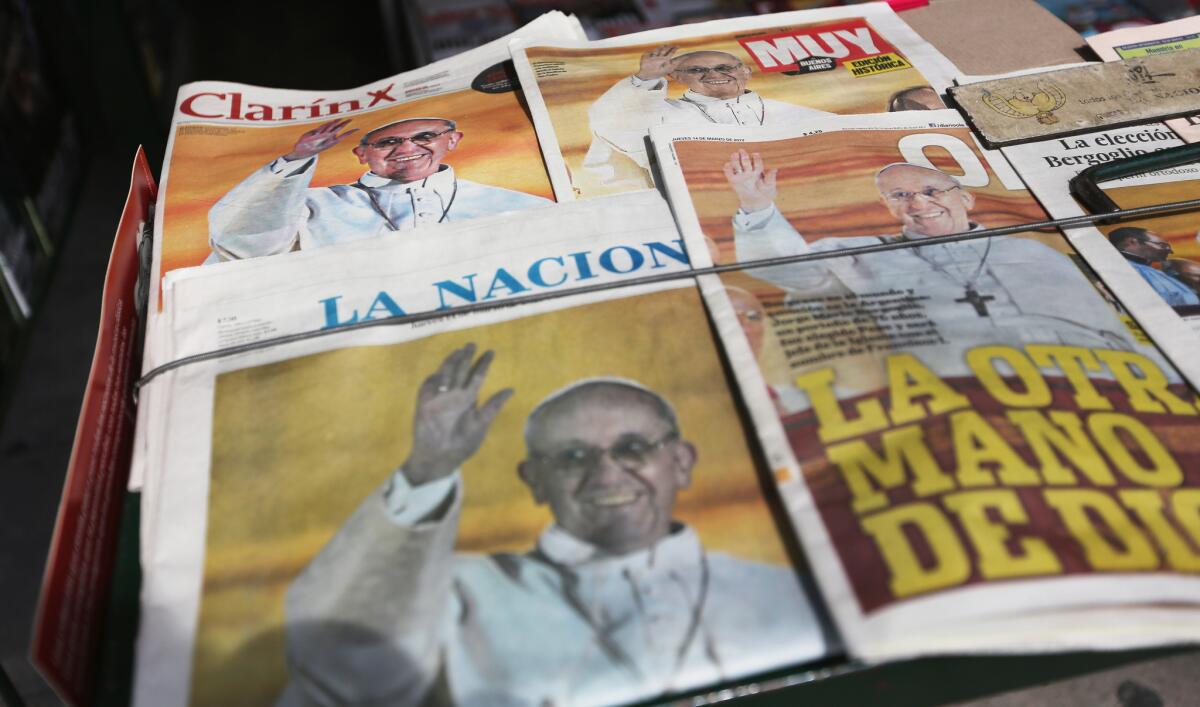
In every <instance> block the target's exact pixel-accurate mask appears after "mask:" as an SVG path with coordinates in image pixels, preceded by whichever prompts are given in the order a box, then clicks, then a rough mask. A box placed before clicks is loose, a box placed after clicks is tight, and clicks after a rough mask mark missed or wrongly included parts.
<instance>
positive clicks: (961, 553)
mask: <svg viewBox="0 0 1200 707" xmlns="http://www.w3.org/2000/svg"><path fill="white" fill-rule="evenodd" d="M652 137H653V141H654V145H655V148H656V151H657V154H658V158H659V161H660V163H661V165H662V170H663V176H664V180H665V182H666V188H667V190H668V193H669V195H670V198H671V200H672V204H673V205H674V208H675V212H676V216H677V218H678V220H679V221H680V227H681V230H682V232H683V235H684V240H685V242H686V243H687V245H688V249H689V253H690V254H691V257H692V261H693V265H694V266H696V267H701V266H704V265H706V264H707V263H708V262H709V261H710V260H711V261H715V262H720V263H731V262H742V263H746V262H751V261H756V260H763V259H766V258H771V257H777V256H799V255H803V254H813V255H824V256H826V257H824V258H821V259H816V260H811V261H807V262H797V263H793V264H783V265H775V266H772V267H760V268H751V269H748V270H746V271H744V272H738V273H734V274H723V275H721V276H720V277H719V278H718V277H713V276H709V277H706V278H704V282H703V290H704V295H705V299H706V302H707V304H708V306H709V307H710V312H711V314H712V316H713V319H714V321H715V322H716V326H717V329H718V332H719V335H720V337H721V340H722V343H723V345H724V346H725V348H726V351H727V354H728V356H729V359H730V362H731V365H732V367H733V369H734V371H735V375H736V377H737V378H738V382H739V384H740V387H741V392H742V394H743V396H744V398H745V400H746V402H747V406H748V407H749V409H750V412H751V415H752V417H753V418H754V422H755V426H756V429H757V432H758V435H759V438H760V440H761V442H762V443H763V445H764V449H765V452H766V455H767V458H768V462H769V464H770V465H771V467H772V469H773V470H774V475H775V477H776V480H777V483H778V485H779V488H780V491H781V493H782V496H783V498H784V501H785V504H786V505H787V506H788V508H789V511H790V514H791V517H792V520H793V522H794V523H795V525H796V528H797V532H798V534H799V538H800V541H801V542H802V544H803V545H804V547H805V549H806V550H807V552H808V556H809V558H810V560H811V561H812V563H813V566H814V570H815V574H816V576H817V579H818V581H819V583H820V586H821V589H822V593H823V595H824V597H825V598H826V600H827V602H828V604H829V606H830V608H831V611H832V613H833V615H834V617H835V618H836V620H837V625H838V627H839V629H840V630H841V632H842V635H843V637H844V638H845V640H846V644H847V648H848V650H849V652H850V653H851V654H852V655H857V656H862V657H866V658H878V659H883V658H895V657H902V656H911V655H916V654H922V653H936V652H947V651H950V652H977V651H988V652H1004V651H1019V652H1028V651H1039V650H1065V649H1072V648H1074V649H1080V648H1086V649H1113V648H1124V647H1130V646H1136V645H1147V644H1155V643H1167V642H1173V641H1187V640H1195V639H1196V638H1197V636H1198V635H1200V614H1197V612H1196V609H1197V607H1196V597H1198V596H1200V593H1198V592H1200V578H1197V577H1196V573H1197V572H1198V571H1200V554H1197V552H1196V542H1197V540H1198V539H1200V515H1197V510H1196V509H1197V505H1196V504H1197V502H1200V457H1198V456H1197V448H1196V446H1195V445H1194V444H1193V443H1192V440H1194V439H1195V437H1196V431H1197V420H1198V410H1197V402H1196V401H1197V398H1196V394H1195V392H1194V389H1192V388H1190V387H1189V386H1188V385H1187V384H1186V382H1185V381H1184V379H1183V377H1182V375H1181V374H1180V372H1179V371H1178V370H1177V369H1176V368H1175V367H1174V366H1172V365H1171V363H1170V362H1169V361H1168V360H1167V358H1166V357H1165V356H1163V355H1162V354H1161V353H1160V352H1159V351H1158V350H1157V349H1156V348H1155V347H1154V346H1153V345H1152V344H1151V342H1150V341H1149V339H1148V338H1147V337H1146V336H1145V334H1144V333H1143V332H1142V330H1141V329H1140V328H1139V327H1138V326H1137V325H1136V323H1135V322H1134V320H1133V319H1132V318H1130V317H1128V316H1125V315H1124V313H1123V311H1122V309H1121V308H1120V305H1119V303H1118V302H1117V301H1116V300H1115V299H1113V298H1112V297H1111V295H1109V294H1108V292H1107V290H1106V288H1105V287H1104V286H1103V283H1102V282H1100V281H1099V280H1097V278H1096V277H1095V275H1094V273H1093V272H1092V271H1091V270H1090V269H1089V268H1088V267H1087V265H1086V263H1085V262H1084V261H1083V260H1082V258H1080V257H1079V255H1078V254H1077V253H1076V252H1075V251H1074V249H1073V248H1072V247H1071V244H1070V243H1069V242H1068V241H1067V240H1066V239H1065V238H1063V236H1061V235H1060V234H1059V233H1057V232H1054V233H1019V234H1016V235H1007V236H994V237H988V238H977V239H973V240H962V241H958V242H952V243H940V244H932V245H926V246H915V247H914V246H908V245H907V244H908V243H914V242H915V243H919V242H920V239H922V238H926V237H932V236H940V235H948V234H953V233H963V232H969V231H972V230H977V229H981V228H989V227H1000V226H1006V225H1014V224H1020V223H1025V222H1030V221H1036V220H1039V219H1042V218H1044V213H1043V212H1042V210H1041V208H1040V207H1039V205H1038V203H1037V202H1036V201H1035V200H1034V198H1033V196H1032V195H1031V194H1029V193H1028V192H1027V191H1025V190H1024V189H1020V188H1018V189H1012V188H1009V187H1008V186H1005V184H1004V183H1003V182H1002V181H1001V180H1000V179H999V178H998V176H997V172H996V169H995V166H994V165H993V164H991V163H989V160H988V156H987V155H986V154H984V153H982V152H980V151H979V150H978V149H977V147H976V146H975V144H974V142H973V141H972V140H971V139H970V133H969V131H968V129H967V128H966V127H965V125H964V124H963V123H962V121H961V118H960V117H959V116H958V115H957V114H955V113H953V112H949V111H946V112H937V113H924V114H917V113H908V114H892V115H875V116H850V117H840V118H831V119H818V120H813V121H809V122H807V123H804V124H803V125H799V126H796V128H794V129H791V130H772V131H767V130H752V131H750V130H741V131H739V130H735V129H729V128H710V129H707V130H692V131H685V130H683V129H678V128H677V129H667V128H664V129H655V130H654V131H653V133H652ZM888 244H896V245H899V246H903V247H900V248H897V249H893V250H884V251H877V252H862V251H860V252H858V253H857V254H854V253H852V252H850V251H849V250H848V249H854V248H863V247H880V246H884V245H888ZM1158 306H1160V307H1161V306H1162V305H1161V303H1159V304H1158Z"/></svg>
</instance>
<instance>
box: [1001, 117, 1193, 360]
mask: <svg viewBox="0 0 1200 707" xmlns="http://www.w3.org/2000/svg"><path fill="white" fill-rule="evenodd" d="M1183 144H1184V143H1183V141H1182V140H1180V139H1179V137H1178V136H1177V135H1175V133H1173V132H1172V131H1171V130H1170V129H1169V128H1167V127H1166V126H1164V125H1163V124H1162V123H1150V124H1146V125H1138V126H1132V127H1127V128H1118V129H1114V130H1106V131H1102V132H1095V133H1087V134H1083V135H1076V136H1073V137H1068V138H1063V139H1059V140H1045V141H1041V142H1036V143H1028V144H1025V145H1016V146H1012V147H1007V148H1004V149H1003V152H1004V154H1005V156H1006V157H1007V158H1008V159H1009V161H1010V162H1011V163H1012V165H1013V167H1014V168H1015V169H1016V170H1017V171H1018V172H1019V173H1020V174H1021V177H1022V178H1023V179H1024V180H1025V181H1026V183H1027V184H1028V185H1029V188H1030V190H1031V191H1032V192H1033V193H1034V194H1035V195H1036V196H1037V197H1038V199H1039V200H1040V201H1041V202H1042V204H1043V205H1044V206H1045V207H1046V210H1047V211H1049V212H1050V213H1051V214H1052V215H1053V216H1055V217H1058V218H1066V217H1070V216H1079V215H1082V214H1084V213H1086V209H1085V208H1084V207H1083V205H1081V204H1080V203H1079V202H1078V201H1076V199H1075V197H1073V196H1072V195H1071V193H1070V188H1069V183H1070V180H1071V178H1072V177H1074V176H1075V175H1077V174H1079V172H1081V171H1083V170H1084V169H1086V168H1087V167H1090V166H1093V165H1097V164H1105V163H1107V162H1112V161H1114V160H1120V159H1126V158H1131V157H1137V156H1139V155H1145V154H1150V153H1152V152H1157V151H1159V150H1165V149H1168V148H1171V147H1178V146H1180V145H1183ZM1101 187H1102V188H1103V189H1104V192H1105V194H1107V195H1108V196H1109V197H1110V198H1111V199H1112V200H1113V202H1114V203H1116V204H1117V205H1118V206H1119V207H1121V208H1133V207H1138V206H1151V205H1154V204H1165V203H1170V202H1175V201H1184V200H1187V199H1194V198H1196V196H1197V195H1200V164H1185V165H1180V166H1177V167H1172V168H1170V169H1164V170H1159V171H1156V172H1150V173H1147V174H1142V175H1136V176H1132V177H1126V178H1124V179H1118V180H1113V181H1111V182H1107V183H1104V184H1102V185H1101ZM1068 237H1069V238H1070V239H1071V241H1072V243H1073V244H1074V245H1075V247H1076V248H1078V249H1079V250H1080V252H1082V253H1084V255H1085V257H1087V259H1088V261H1089V262H1090V263H1091V264H1092V266H1093V267H1095V268H1096V269H1097V270H1098V271H1100V272H1101V273H1103V274H1104V276H1105V277H1104V279H1105V281H1106V282H1107V283H1108V285H1109V287H1110V288H1111V289H1112V291H1113V293H1114V294H1116V296H1117V297H1119V298H1120V299H1121V301H1122V302H1125V303H1126V305H1127V306H1128V307H1129V308H1130V309H1131V310H1132V311H1134V312H1139V313H1141V312H1145V313H1146V315H1147V317H1152V316H1155V315H1153V314H1152V313H1153V312H1158V315H1157V317H1158V320H1157V321H1151V320H1149V319H1148V320H1147V321H1143V322H1142V324H1143V326H1144V327H1145V328H1146V329H1147V331H1149V332H1150V333H1151V334H1152V335H1153V336H1154V338H1155V340H1156V341H1157V342H1158V343H1159V345H1160V346H1162V347H1163V348H1164V349H1166V350H1168V351H1172V350H1177V351H1179V352H1180V355H1181V356H1182V357H1185V358H1186V359H1194V358H1195V351H1196V347H1198V346H1200V336H1197V334H1198V333H1200V212H1197V211H1184V212H1180V213H1176V214H1171V215H1167V216H1157V217H1150V218H1145V219H1137V220H1132V221H1121V222H1119V223H1115V224H1110V225H1101V226H1098V227H1097V228H1092V227H1083V228H1073V229H1070V230H1069V231H1068ZM1160 302H1161V303H1165V304H1167V305H1168V306H1169V307H1170V308H1171V309H1172V310H1173V312H1174V314H1175V315H1177V316H1171V313H1170V312H1168V311H1165V310H1164V309H1163V308H1162V307H1161V306H1159V307H1155V306H1153V305H1155V304H1158V303H1160ZM1180 317H1182V318H1183V321H1180ZM1189 325H1190V326H1189ZM1176 362H1177V363H1180V358H1179V357H1176ZM1181 365H1183V364H1181Z"/></svg>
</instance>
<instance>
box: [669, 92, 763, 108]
mask: <svg viewBox="0 0 1200 707" xmlns="http://www.w3.org/2000/svg"><path fill="white" fill-rule="evenodd" d="M683 98H684V100H687V101H691V102H692V103H699V104H701V105H719V104H724V103H738V102H740V101H741V100H742V99H751V100H753V99H757V98H758V94H757V93H755V92H754V91H746V92H745V93H743V94H742V95H740V96H734V97H733V98H715V97H713V96H706V95H704V94H703V93H696V92H695V91H693V90H692V89H690V88H689V89H688V90H686V91H684V92H683Z"/></svg>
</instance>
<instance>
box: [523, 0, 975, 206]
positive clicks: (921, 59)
mask: <svg viewBox="0 0 1200 707" xmlns="http://www.w3.org/2000/svg"><path fill="white" fill-rule="evenodd" d="M513 61H514V63H515V64H516V68H517V74H518V75H519V76H520V78H521V85H522V86H523V87H524V89H525V91H526V95H527V96H528V97H529V107H530V110H531V111H532V113H533V119H534V124H535V125H536V126H537V131H538V140H539V141H540V144H541V147H542V151H543V154H544V156H545V158H546V165H547V168H548V169H549V172H550V179H551V181H552V182H553V184H554V193H555V196H556V197H557V198H558V200H559V201H567V200H570V199H576V198H589V197H593V196H599V195H603V194H613V193H618V192H625V191H631V190H636V189H645V188H649V187H652V186H653V180H652V179H651V164H650V155H649V153H648V151H647V149H646V143H645V140H646V137H647V135H648V133H649V130H650V128H651V127H652V126H655V125H678V126H691V127H696V128H703V127H705V126H708V125H712V124H730V125H744V126H748V127H759V126H762V127H767V128H774V127H787V126H791V125H794V124H796V123H797V122H798V121H801V120H805V119H807V118H811V117H814V116H821V115H827V114H831V113H837V114H845V113H874V112H883V111H899V110H913V109H930V108H942V107H944V106H943V105H942V102H941V100H940V99H939V98H938V95H939V94H940V93H941V92H942V91H944V90H945V89H946V87H947V86H948V85H949V84H950V81H951V79H952V78H953V76H954V75H955V73H956V71H955V69H954V67H953V65H952V64H951V63H950V62H949V61H948V60H947V59H946V58H945V57H943V56H942V55H941V54H939V53H938V52H937V50H936V49H934V48H933V47H932V46H931V45H930V44H929V43H927V42H926V41H925V40H923V39H921V37H920V36H918V35H917V34H916V32H914V31H913V30H912V29H911V28H910V27H909V26H908V25H906V24H905V23H904V21H903V20H901V19H900V18H899V17H898V16H897V15H896V13H894V12H893V11H892V10H891V8H889V7H888V6H887V5H886V4H884V3H869V4H862V5H854V6H852V7H836V8H823V9H818V10H805V11H799V12H786V13H779V14H774V15H769V16H766V17H745V18H739V19H732V20H720V21H713V22H705V23H700V24H695V25H686V26H680V27H672V28H668V29H661V30H651V31H648V32H639V33H637V34H631V35H627V36H624V37H618V38H614V39H608V40H603V41H598V42H551V41H530V40H523V41H521V42H518V43H515V44H514V46H513Z"/></svg>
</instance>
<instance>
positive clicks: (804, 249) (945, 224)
mask: <svg viewBox="0 0 1200 707" xmlns="http://www.w3.org/2000/svg"><path fill="white" fill-rule="evenodd" d="M724 172H725V178H726V180H728V182H729V186H730V188H731V189H732V190H733V191H734V193H735V194H737V196H738V202H739V208H738V210H737V212H736V213H735V214H734V216H733V232H734V245H735V250H736V253H737V260H738V262H741V263H745V262H750V261H754V260H764V259H770V258H775V257H783V256H792V255H802V254H806V253H821V252H824V253H832V252H836V251H839V250H842V249H846V248H855V247H860V246H870V245H879V244H883V243H895V242H901V241H910V242H914V243H919V242H921V241H922V240H923V239H926V238H931V237H936V236H948V235H952V234H957V233H967V232H969V231H977V230H982V229H983V226H982V225H981V224H979V223H976V222H975V221H973V220H972V219H971V217H970V212H971V210H972V209H973V208H974V207H975V195H974V194H973V193H971V192H970V191H969V190H967V188H966V187H964V186H963V185H962V184H961V183H960V182H959V181H958V180H957V179H956V178H955V177H953V176H951V175H949V174H946V173H945V172H942V171H941V170H938V169H934V168H932V167H928V166H925V165H919V164H910V163H906V162H898V163H894V164H890V165H887V166H885V167H883V168H882V169H880V170H879V171H878V172H877V173H876V175H875V186H876V188H877V189H878V190H879V198H880V201H881V202H882V203H883V205H884V206H885V207H886V208H887V209H888V212H889V213H891V214H892V216H893V217H895V219H896V220H897V221H898V222H899V224H900V232H899V233H895V234H890V235H881V236H869V235H864V236H850V237H838V238H821V239H817V240H812V241H810V240H808V239H806V238H805V237H804V236H803V235H801V234H800V233H799V232H798V231H797V230H796V229H795V227H793V226H792V224H791V223H790V222H789V221H788V220H787V218H785V217H784V215H783V214H782V213H781V212H780V211H779V209H778V208H777V207H776V205H775V199H776V197H777V191H778V190H777V185H776V179H777V175H778V170H769V169H767V168H766V166H765V165H764V163H763V160H762V157H761V155H759V154H757V153H754V154H750V153H748V152H747V151H746V150H738V151H737V152H734V153H733V154H732V155H730V159H729V161H728V162H726V163H725V165H724ZM747 273H748V274H750V275H752V276H753V277H756V278H759V279H761V280H764V281H766V282H769V283H771V284H773V285H775V286H777V287H779V288H781V289H783V290H786V291H787V292H788V293H789V294H788V297H789V299H790V300H791V301H793V302H796V301H799V300H806V301H808V302H810V303H812V302H816V301H818V300H820V299H821V298H823V297H828V296H845V295H847V294H850V295H857V296H858V297H868V298H869V297H871V296H873V295H874V294H876V293H888V292H891V291H896V292H908V293H910V294H911V295H912V296H913V297H916V298H919V299H917V300H915V302H919V303H920V305H919V306H917V305H913V306H912V307H910V309H911V310H912V311H913V312H918V311H919V312H920V313H921V315H920V316H919V317H916V316H914V319H913V320H912V321H914V322H916V321H924V322H925V323H927V324H928V325H930V326H931V327H932V333H933V334H934V335H935V336H933V337H932V338H933V339H934V340H932V341H928V342H926V343H924V344H922V345H921V346H920V347H919V348H916V349H915V350H916V351H917V352H918V355H919V356H920V358H921V359H922V360H923V361H924V362H925V363H926V364H928V365H931V366H933V367H935V370H937V371H938V372H939V374H940V375H965V374H967V373H969V368H968V366H967V365H966V363H965V360H964V355H965V352H966V351H967V350H968V349H970V348H973V347H977V346H983V345H1006V346H1012V347H1017V348H1019V347H1021V346H1023V345H1025V344H1028V343H1038V344H1065V345H1071V346H1084V347H1093V348H1105V349H1123V350H1132V349H1136V348H1137V342H1136V340H1135V339H1134V337H1133V335H1132V334H1131V333H1130V331H1129V329H1128V328H1127V327H1126V326H1125V325H1124V324H1122V322H1121V320H1120V319H1118V317H1117V313H1116V312H1115V311H1114V310H1113V308H1112V307H1111V306H1110V305H1109V304H1108V303H1107V302H1106V301H1105V300H1104V299H1103V298H1102V297H1101V296H1100V294H1099V293H1098V292H1097V290H1096V288H1095V287H1094V286H1093V285H1092V284H1091V282H1089V281H1088V279H1087V277H1085V276H1084V274H1083V272H1082V271H1081V270H1080V269H1079V266H1077V265H1076V264H1075V263H1074V262H1073V261H1072V260H1071V258H1070V257H1069V256H1067V255H1066V254H1064V253H1060V252H1059V251H1057V250H1055V249H1054V248H1051V247H1050V246H1048V245H1046V244H1044V243H1041V242H1038V241H1036V240H1033V239H1030V238H1022V237H1018V236H993V237H990V238H978V239H975V240H966V241H958V242H953V243H931V244H929V245H916V246H914V247H912V248H902V249H899V250H890V251H884V252H877V253H862V254H857V255H855V254H850V255H846V256H842V257H830V258H826V259H822V260H816V261H807V262H799V263H794V264H789V265H778V266H772V267H764V268H757V269H753V268H752V269H748V270H747ZM864 301H866V300H864ZM855 311H856V313H858V314H862V315H863V316H867V317H870V316H872V315H870V314H868V313H865V312H858V311H857V310H855ZM937 340H940V342H939V341H937ZM898 347H899V348H898V349H897V350H902V349H903V348H904V345H900V344H898ZM1146 353H1147V355H1151V356H1152V357H1156V356H1157V355H1158V354H1157V352H1155V351H1147V352H1146ZM1167 370H1169V368H1168V369H1167Z"/></svg>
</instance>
